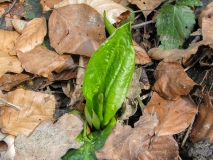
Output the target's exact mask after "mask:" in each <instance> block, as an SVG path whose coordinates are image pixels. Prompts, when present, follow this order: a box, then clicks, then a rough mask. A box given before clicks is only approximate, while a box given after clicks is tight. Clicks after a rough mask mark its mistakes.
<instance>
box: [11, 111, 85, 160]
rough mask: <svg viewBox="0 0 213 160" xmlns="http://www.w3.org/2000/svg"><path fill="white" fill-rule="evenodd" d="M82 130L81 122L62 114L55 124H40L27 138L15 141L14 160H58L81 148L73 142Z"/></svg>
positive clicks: (48, 122) (45, 122) (19, 137)
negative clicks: (67, 153) (68, 152)
mask: <svg viewBox="0 0 213 160" xmlns="http://www.w3.org/2000/svg"><path fill="white" fill-rule="evenodd" d="M82 129H83V120H82V119H80V118H79V117H78V116H76V115H73V114H64V115H63V116H62V117H60V118H59V120H58V121H57V122H56V123H54V124H53V123H52V121H51V120H45V121H43V122H41V123H40V124H39V125H38V127H36V129H35V130H34V131H33V132H32V134H31V135H30V136H29V137H26V136H25V135H22V134H21V135H18V136H17V138H16V139H15V149H16V155H15V160H35V159H46V160H48V159H49V160H59V159H61V157H62V156H63V155H64V154H65V153H66V152H67V151H68V149H71V148H72V149H76V148H79V147H80V146H81V144H80V143H79V142H77V141H76V140H75V138H76V137H77V136H78V134H79V133H80V132H81V131H82Z"/></svg>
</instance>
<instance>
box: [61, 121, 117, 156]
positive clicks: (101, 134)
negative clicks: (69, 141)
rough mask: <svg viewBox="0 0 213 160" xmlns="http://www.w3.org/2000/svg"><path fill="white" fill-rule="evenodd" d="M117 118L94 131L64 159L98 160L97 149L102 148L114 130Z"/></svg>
mask: <svg viewBox="0 0 213 160" xmlns="http://www.w3.org/2000/svg"><path fill="white" fill-rule="evenodd" d="M115 123H116V120H115V119H114V118H113V119H112V120H111V121H110V123H109V124H108V125H107V127H106V128H105V129H104V130H103V131H95V132H92V133H91V134H90V135H89V137H88V139H84V144H83V145H82V146H81V147H80V148H78V149H77V150H70V151H68V152H67V153H66V154H65V155H64V156H63V157H62V160H96V159H97V158H96V156H95V151H98V150H100V149H101V148H102V147H103V146H104V144H105V141H106V139H107V137H108V136H109V134H110V132H111V131H112V129H113V127H114V125H115Z"/></svg>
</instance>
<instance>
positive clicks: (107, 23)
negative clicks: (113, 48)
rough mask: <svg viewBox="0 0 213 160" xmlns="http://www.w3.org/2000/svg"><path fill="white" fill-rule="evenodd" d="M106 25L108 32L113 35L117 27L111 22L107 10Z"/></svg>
mask: <svg viewBox="0 0 213 160" xmlns="http://www.w3.org/2000/svg"><path fill="white" fill-rule="evenodd" d="M104 25H105V27H106V30H107V32H108V33H109V34H110V35H111V34H112V33H113V32H114V31H115V30H116V28H115V27H114V26H113V25H112V24H111V23H110V21H109V20H108V19H107V16H106V12H105V11H104Z"/></svg>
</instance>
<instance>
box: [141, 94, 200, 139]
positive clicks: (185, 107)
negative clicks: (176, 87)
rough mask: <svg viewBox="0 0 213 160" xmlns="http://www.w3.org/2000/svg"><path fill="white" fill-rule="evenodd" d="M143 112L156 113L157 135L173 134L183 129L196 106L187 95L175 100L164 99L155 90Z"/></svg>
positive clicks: (187, 124)
mask: <svg viewBox="0 0 213 160" xmlns="http://www.w3.org/2000/svg"><path fill="white" fill-rule="evenodd" d="M144 112H148V113H150V114H151V113H152V114H153V113H157V115H158V120H159V123H158V126H157V127H156V128H155V133H156V134H157V136H163V135H173V134H177V133H180V132H182V131H184V130H185V129H186V128H187V127H188V126H189V125H190V124H191V123H192V120H193V118H194V115H195V114H196V113H197V106H196V105H195V103H194V102H193V101H192V100H191V98H190V97H189V96H181V97H180V98H179V99H178V100H176V101H169V100H165V99H163V98H162V97H160V96H159V95H158V94H157V93H156V92H154V93H153V95H152V97H151V99H150V101H149V103H148V104H147V106H146V107H145V109H144Z"/></svg>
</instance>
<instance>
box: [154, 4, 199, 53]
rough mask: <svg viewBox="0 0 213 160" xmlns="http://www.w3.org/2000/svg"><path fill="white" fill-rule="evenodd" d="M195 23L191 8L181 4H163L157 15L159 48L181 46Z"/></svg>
mask: <svg viewBox="0 0 213 160" xmlns="http://www.w3.org/2000/svg"><path fill="white" fill-rule="evenodd" d="M194 24H195V16H194V14H193V12H192V11H191V9H190V8H189V7H186V6H182V5H176V6H175V5H170V4H165V5H163V6H162V7H161V9H160V13H159V14H158V16H157V23H156V25H157V33H158V35H160V40H161V46H160V47H161V48H162V49H173V48H179V46H182V44H183V42H184V40H185V38H188V37H189V35H190V33H191V31H192V29H193V26H194Z"/></svg>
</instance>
